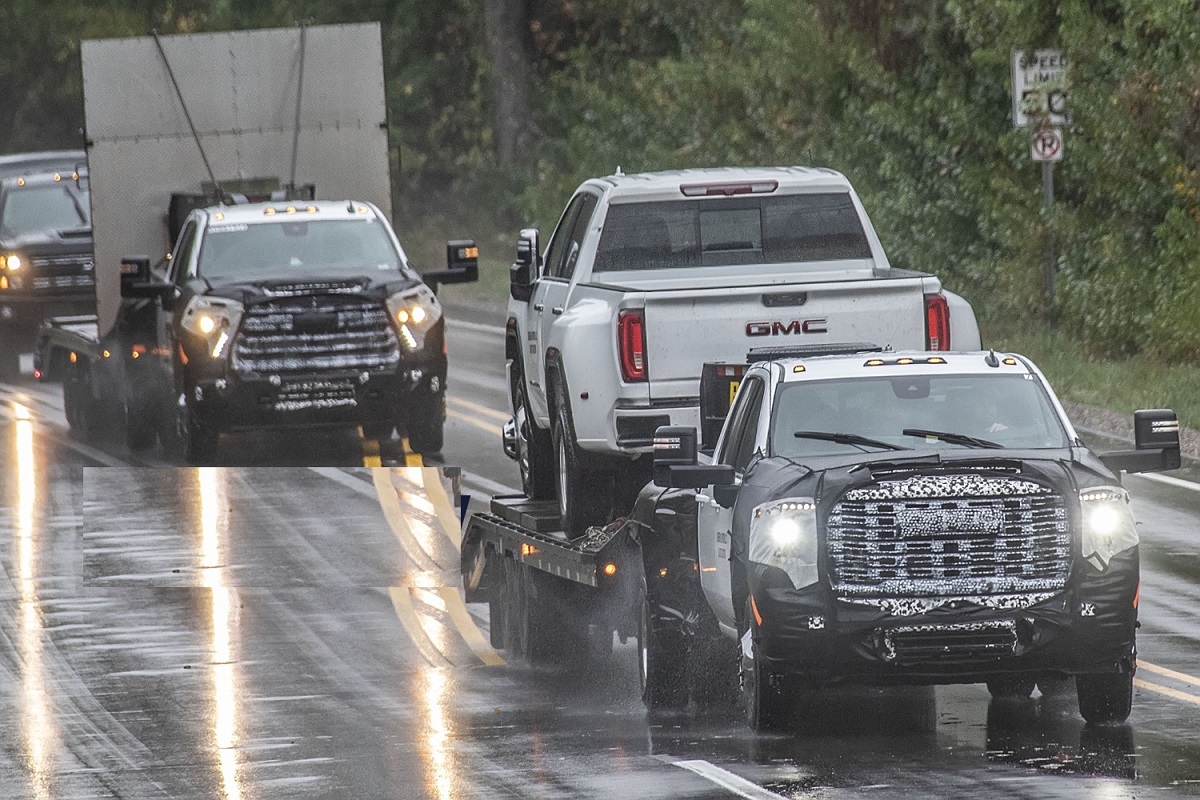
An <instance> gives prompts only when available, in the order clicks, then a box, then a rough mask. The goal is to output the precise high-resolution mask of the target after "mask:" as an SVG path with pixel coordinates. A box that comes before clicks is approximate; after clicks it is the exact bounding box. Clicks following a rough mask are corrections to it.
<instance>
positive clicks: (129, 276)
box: [121, 256, 175, 307]
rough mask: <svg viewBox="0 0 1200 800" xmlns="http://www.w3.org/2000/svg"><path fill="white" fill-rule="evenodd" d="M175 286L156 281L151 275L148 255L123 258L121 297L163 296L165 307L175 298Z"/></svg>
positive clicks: (149, 297) (148, 297)
mask: <svg viewBox="0 0 1200 800" xmlns="http://www.w3.org/2000/svg"><path fill="white" fill-rule="evenodd" d="M174 292H175V286H174V285H173V284H170V283H167V282H165V281H156V280H154V278H153V277H152V276H151V275H150V258H149V257H148V256H125V257H124V258H122V259H121V297H124V298H127V299H131V300H141V299H154V298H155V297H161V298H162V299H163V303H164V307H166V303H167V302H169V299H173V295H174Z"/></svg>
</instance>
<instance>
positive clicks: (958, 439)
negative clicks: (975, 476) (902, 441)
mask: <svg viewBox="0 0 1200 800" xmlns="http://www.w3.org/2000/svg"><path fill="white" fill-rule="evenodd" d="M900 432H901V433H903V434H904V435H905V436H922V437H924V436H932V437H934V438H935V439H941V440H942V441H943V442H949V443H950V444H959V445H962V446H963V447H985V448H988V449H992V450H999V449H1003V447H1004V445H1002V444H997V443H996V442H992V441H989V440H987V439H980V438H977V437H975V436H967V435H966V434H965V433H954V432H953V431H927V430H925V429H924V428H905V429H904V430H902V431H900Z"/></svg>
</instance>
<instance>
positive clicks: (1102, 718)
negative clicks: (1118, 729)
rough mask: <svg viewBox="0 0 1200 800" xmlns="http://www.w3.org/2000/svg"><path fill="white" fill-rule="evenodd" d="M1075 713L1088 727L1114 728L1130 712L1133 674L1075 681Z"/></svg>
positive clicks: (1091, 677)
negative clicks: (1076, 699)
mask: <svg viewBox="0 0 1200 800" xmlns="http://www.w3.org/2000/svg"><path fill="white" fill-rule="evenodd" d="M1075 691H1076V693H1077V694H1078V695H1079V713H1080V715H1081V716H1082V717H1083V718H1084V720H1086V721H1087V723H1088V724H1089V725H1116V724H1120V723H1122V722H1124V721H1125V720H1127V719H1129V712H1130V711H1132V710H1133V673H1132V672H1114V673H1108V674H1103V675H1079V676H1077V677H1076V678H1075Z"/></svg>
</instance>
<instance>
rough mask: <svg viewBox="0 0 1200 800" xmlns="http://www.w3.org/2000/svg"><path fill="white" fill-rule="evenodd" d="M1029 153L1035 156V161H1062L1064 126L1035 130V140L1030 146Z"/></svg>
mask: <svg viewBox="0 0 1200 800" xmlns="http://www.w3.org/2000/svg"><path fill="white" fill-rule="evenodd" d="M1029 154H1030V155H1031V156H1032V157H1033V160H1034V161H1041V162H1046V161H1062V157H1063V132H1062V128H1042V129H1041V130H1039V131H1034V133H1033V141H1032V142H1031V143H1030V146H1029Z"/></svg>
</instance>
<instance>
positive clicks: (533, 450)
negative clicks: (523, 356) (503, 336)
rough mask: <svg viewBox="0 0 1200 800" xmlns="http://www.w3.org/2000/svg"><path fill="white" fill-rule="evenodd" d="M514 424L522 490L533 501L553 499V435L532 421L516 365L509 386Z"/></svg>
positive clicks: (522, 381)
mask: <svg viewBox="0 0 1200 800" xmlns="http://www.w3.org/2000/svg"><path fill="white" fill-rule="evenodd" d="M509 398H510V399H511V400H512V407H513V422H514V423H515V425H516V429H517V430H516V433H517V466H518V467H519V468H520V470H521V489H522V491H523V492H524V493H525V496H526V497H528V498H530V499H531V500H549V499H550V498H552V497H554V443H553V441H552V440H551V435H550V431H544V430H542V429H541V428H539V427H538V426H537V425H536V424H535V423H534V421H533V414H532V413H531V412H530V410H529V398H528V396H527V395H526V391H525V376H524V374H522V373H521V371H520V369H519V368H517V367H516V364H515V362H514V365H513V371H512V379H511V381H510V386H509Z"/></svg>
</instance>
